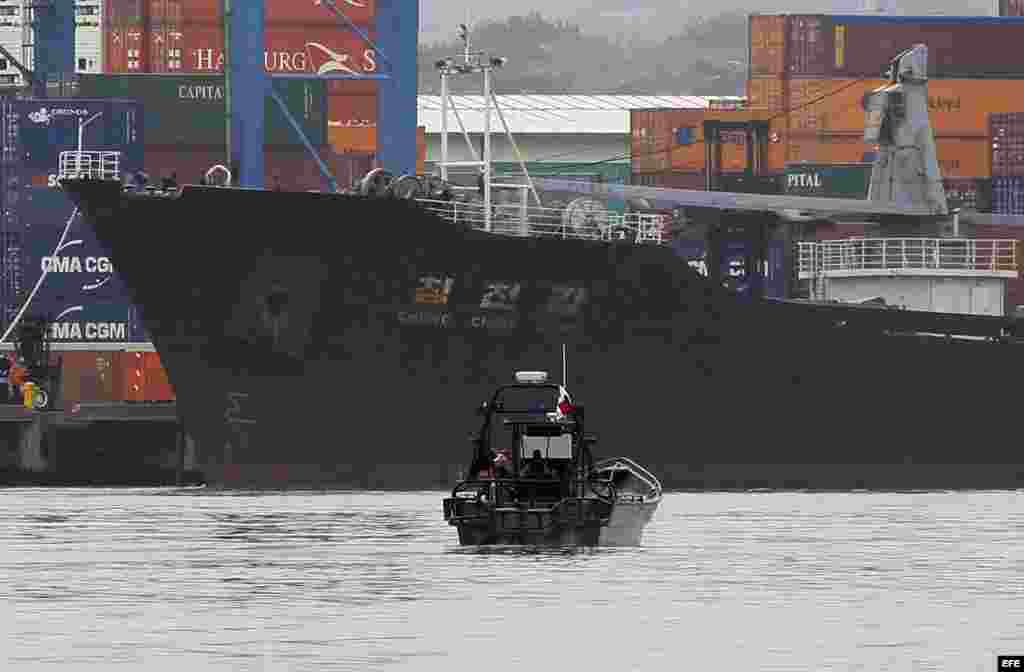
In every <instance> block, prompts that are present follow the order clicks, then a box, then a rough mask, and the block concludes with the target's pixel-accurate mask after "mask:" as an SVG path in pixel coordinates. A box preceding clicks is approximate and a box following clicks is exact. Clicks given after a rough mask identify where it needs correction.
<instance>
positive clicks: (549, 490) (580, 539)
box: [444, 371, 662, 546]
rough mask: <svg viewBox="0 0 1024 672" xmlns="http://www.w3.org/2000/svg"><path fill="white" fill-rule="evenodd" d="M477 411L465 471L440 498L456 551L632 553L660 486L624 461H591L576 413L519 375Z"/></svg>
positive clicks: (534, 375) (561, 397)
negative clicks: (628, 549) (516, 548)
mask: <svg viewBox="0 0 1024 672" xmlns="http://www.w3.org/2000/svg"><path fill="white" fill-rule="evenodd" d="M515 381H516V382H515V383H514V384H510V385H504V386H502V387H499V388H498V389H497V391H495V393H494V395H493V396H492V397H491V400H490V401H487V402H484V403H483V404H481V405H480V406H479V407H478V409H477V414H478V415H481V416H483V423H482V425H481V427H480V430H479V432H478V433H476V434H475V435H472V436H471V437H470V439H471V441H472V442H473V445H474V449H473V460H472V462H471V464H470V469H469V473H468V474H467V476H466V478H465V479H464V480H461V481H460V482H459V483H458V484H457V485H456V486H455V488H454V489H453V490H452V493H451V496H450V497H447V498H445V500H444V517H445V520H447V521H448V524H449V525H453V526H454V527H455V528H456V529H457V530H458V532H459V544H460V545H462V546H485V545H525V546H567V545H572V546H636V545H639V544H640V541H641V538H642V536H643V531H644V527H645V526H646V525H647V523H648V522H650V520H651V517H652V516H653V515H654V512H655V510H656V509H657V508H658V503H659V502H660V501H661V496H662V487H661V483H660V482H659V481H658V479H657V478H655V476H654V475H653V474H651V473H650V472H649V471H647V470H646V469H644V468H643V467H642V466H640V465H639V464H637V463H636V462H634V461H633V460H630V459H629V458H625V457H615V458H610V459H604V460H599V461H595V460H594V457H593V454H592V452H591V447H592V446H593V445H594V444H595V443H596V442H597V438H596V437H595V436H593V435H591V434H586V433H585V431H584V425H585V423H584V417H585V414H584V408H583V406H582V405H578V404H574V403H573V401H572V398H571V397H570V396H569V393H568V391H567V390H566V388H565V386H564V385H558V384H555V383H551V382H548V375H547V373H546V372H543V371H520V372H517V373H516V374H515Z"/></svg>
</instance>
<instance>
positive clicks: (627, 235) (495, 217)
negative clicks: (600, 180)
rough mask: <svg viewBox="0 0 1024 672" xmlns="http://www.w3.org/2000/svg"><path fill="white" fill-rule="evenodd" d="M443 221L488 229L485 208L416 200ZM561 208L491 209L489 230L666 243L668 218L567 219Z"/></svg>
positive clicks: (634, 215) (611, 215) (607, 215)
mask: <svg viewBox="0 0 1024 672" xmlns="http://www.w3.org/2000/svg"><path fill="white" fill-rule="evenodd" d="M417 202H418V203H420V204H421V205H422V206H423V207H424V208H426V209H427V210H428V211H430V212H433V213H434V214H436V215H439V216H440V217H443V218H444V219H447V220H449V221H452V222H457V223H461V224H465V225H467V226H471V227H473V228H475V229H480V230H485V229H486V227H487V221H486V217H484V208H483V205H482V204H480V203H466V202H459V201H432V200H426V199H419V200H418V201H417ZM563 212H564V211H563V210H561V209H559V208H543V207H537V206H528V207H524V206H523V205H522V204H508V205H505V204H502V205H492V206H491V221H490V230H491V232H492V233H497V234H501V235H507V236H523V237H530V236H536V237H549V238H581V239H589V240H629V241H631V242H634V243H637V244H655V245H660V244H662V243H663V242H665V240H666V235H665V225H666V223H667V221H668V218H667V217H666V216H665V215H656V214H647V213H626V214H618V213H615V212H601V213H595V214H592V215H589V216H584V217H576V218H573V219H571V220H570V219H567V218H566V217H564V216H563Z"/></svg>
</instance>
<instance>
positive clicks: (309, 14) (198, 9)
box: [108, 0, 376, 26]
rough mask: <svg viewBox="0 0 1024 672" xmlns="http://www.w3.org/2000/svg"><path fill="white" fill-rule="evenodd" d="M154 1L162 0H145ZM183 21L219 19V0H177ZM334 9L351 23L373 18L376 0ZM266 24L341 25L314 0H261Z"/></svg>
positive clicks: (341, 0) (348, 1) (345, 0)
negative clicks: (262, 0)
mask: <svg viewBox="0 0 1024 672" xmlns="http://www.w3.org/2000/svg"><path fill="white" fill-rule="evenodd" d="M109 1H110V0H108V2H109ZM149 1H150V2H151V3H153V4H156V3H158V2H162V1H165V0H149ZM180 2H181V5H182V13H183V15H184V21H185V23H186V24H213V23H220V22H221V20H222V16H223V15H222V14H221V0H180ZM335 4H336V5H337V6H338V9H340V10H341V12H342V13H343V14H344V15H345V16H346V17H348V19H349V20H350V21H352V22H354V23H356V24H357V25H358V24H365V23H369V22H370V21H371V20H373V17H374V14H375V10H376V0H335ZM264 20H265V21H266V23H267V25H268V26H270V25H280V24H303V25H329V26H336V25H341V24H342V21H341V19H339V18H338V15H337V14H335V13H334V12H333V11H331V10H330V9H329V8H328V7H327V6H326V5H325V4H322V3H320V2H318V1H317V0H264Z"/></svg>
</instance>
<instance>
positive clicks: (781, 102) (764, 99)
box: [747, 77, 788, 112]
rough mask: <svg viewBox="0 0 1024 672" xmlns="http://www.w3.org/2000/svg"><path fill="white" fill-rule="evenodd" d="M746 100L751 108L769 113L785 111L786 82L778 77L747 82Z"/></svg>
mask: <svg viewBox="0 0 1024 672" xmlns="http://www.w3.org/2000/svg"><path fill="white" fill-rule="evenodd" d="M747 99H748V100H749V101H750V106H751V107H756V108H764V109H766V110H768V111H770V112H780V111H782V110H785V109H786V108H787V107H788V106H787V105H786V80H784V79H781V78H779V77H759V78H756V79H748V80H747Z"/></svg>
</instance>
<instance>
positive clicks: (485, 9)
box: [420, 0, 996, 43]
mask: <svg viewBox="0 0 1024 672" xmlns="http://www.w3.org/2000/svg"><path fill="white" fill-rule="evenodd" d="M874 1H875V2H878V3H879V4H881V5H882V6H886V5H888V6H889V7H890V8H892V9H894V10H895V11H896V12H897V13H901V14H930V13H942V14H986V15H987V14H994V13H995V6H996V0H874ZM862 3H863V0H825V2H822V1H821V0H714V1H713V2H712V1H711V0H699V1H697V2H690V3H686V2H683V1H682V0H547V1H546V2H545V1H543V0H518V1H517V2H509V1H508V0H464V1H462V2H458V1H456V0H420V41H421V42H426V43H430V42H434V41H438V40H444V39H451V38H453V37H454V36H455V30H456V27H457V25H458V24H459V23H461V22H463V21H465V20H466V9H467V8H469V10H470V18H471V20H472V21H479V20H485V19H504V18H506V17H508V16H510V15H512V14H516V15H525V14H528V13H530V12H532V11H539V12H541V13H543V14H544V15H545V16H546V17H549V18H567V19H571V20H572V21H574V22H575V23H578V24H579V25H581V26H582V27H583V28H585V29H586V30H588V31H592V32H597V33H603V34H608V35H617V34H618V35H624V36H645V37H650V38H651V39H654V40H661V39H664V38H665V37H667V36H668V35H671V34H673V33H677V32H679V30H678V29H679V26H681V25H682V24H683V23H684V22H685V21H686V19H687V18H688V17H690V16H694V15H698V16H700V15H703V16H707V15H711V14H716V13H718V12H721V11H727V10H744V11H767V12H781V11H790V12H821V11H826V12H842V11H849V10H851V9H855V8H857V7H858V6H862Z"/></svg>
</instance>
